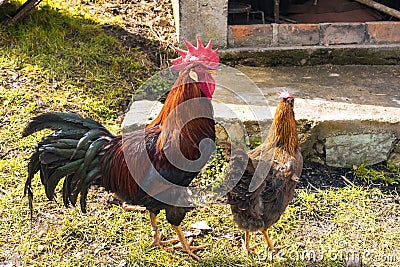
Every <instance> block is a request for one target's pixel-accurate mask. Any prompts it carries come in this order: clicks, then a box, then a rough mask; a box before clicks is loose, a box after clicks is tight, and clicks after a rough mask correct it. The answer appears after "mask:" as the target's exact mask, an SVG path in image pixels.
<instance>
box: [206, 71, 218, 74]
mask: <svg viewBox="0 0 400 267" xmlns="http://www.w3.org/2000/svg"><path fill="white" fill-rule="evenodd" d="M207 72H208V74H212V75H216V74H217V71H216V70H208V71H207Z"/></svg>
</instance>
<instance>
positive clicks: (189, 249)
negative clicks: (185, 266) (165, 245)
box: [172, 225, 209, 261]
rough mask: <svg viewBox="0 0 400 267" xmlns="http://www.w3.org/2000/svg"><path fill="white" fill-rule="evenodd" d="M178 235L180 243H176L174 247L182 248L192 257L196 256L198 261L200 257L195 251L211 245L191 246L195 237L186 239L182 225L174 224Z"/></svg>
mask: <svg viewBox="0 0 400 267" xmlns="http://www.w3.org/2000/svg"><path fill="white" fill-rule="evenodd" d="M172 227H173V228H174V230H175V232H176V234H177V235H178V238H179V241H180V243H179V244H177V245H175V246H174V248H182V250H183V251H184V252H186V253H187V254H189V255H190V256H191V257H192V258H194V259H195V260H197V261H200V257H199V256H197V255H196V254H194V253H193V252H194V251H195V250H198V249H203V248H206V247H208V246H209V245H200V246H191V244H192V242H193V237H191V238H189V241H188V240H187V239H186V237H185V235H184V234H183V232H182V229H181V227H180V226H175V225H173V226H172Z"/></svg>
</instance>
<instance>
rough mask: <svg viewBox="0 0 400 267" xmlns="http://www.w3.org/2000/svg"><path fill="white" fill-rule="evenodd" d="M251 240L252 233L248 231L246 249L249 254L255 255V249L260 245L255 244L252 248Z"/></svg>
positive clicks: (245, 241) (245, 237) (245, 242)
mask: <svg viewBox="0 0 400 267" xmlns="http://www.w3.org/2000/svg"><path fill="white" fill-rule="evenodd" d="M250 239H251V238H250V231H246V235H245V236H244V245H245V248H246V250H247V252H250V253H254V249H255V248H256V247H258V246H259V245H260V244H255V245H253V246H250Z"/></svg>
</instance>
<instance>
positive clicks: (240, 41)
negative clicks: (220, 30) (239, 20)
mask: <svg viewBox="0 0 400 267" xmlns="http://www.w3.org/2000/svg"><path fill="white" fill-rule="evenodd" d="M271 42H272V25H271V24H255V25H231V26H229V33H228V43H229V46H231V47H233V46H236V47H238V46H270V45H271Z"/></svg>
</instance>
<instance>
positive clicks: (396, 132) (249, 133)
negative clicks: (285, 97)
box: [124, 65, 400, 167]
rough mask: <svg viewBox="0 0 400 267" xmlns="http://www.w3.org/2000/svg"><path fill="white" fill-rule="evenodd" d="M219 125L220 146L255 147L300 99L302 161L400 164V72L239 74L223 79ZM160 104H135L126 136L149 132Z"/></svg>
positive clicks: (326, 69) (217, 102)
mask: <svg viewBox="0 0 400 267" xmlns="http://www.w3.org/2000/svg"><path fill="white" fill-rule="evenodd" d="M215 79H216V83H217V89H216V92H215V94H214V97H213V106H214V118H215V120H216V122H217V123H218V126H217V136H218V138H219V139H222V140H224V139H227V137H228V136H229V138H230V139H231V140H235V141H238V142H245V143H249V142H251V141H254V140H259V139H260V138H261V139H262V137H263V136H265V135H266V133H267V132H268V129H269V125H270V124H271V122H272V117H273V114H274V113H275V108H276V105H277V103H278V101H279V99H278V98H277V97H276V93H277V92H278V91H281V90H285V89H287V90H290V91H291V92H292V93H293V95H294V96H295V113H296V119H297V122H298V129H299V134H300V141H301V147H302V153H303V156H304V157H305V159H306V160H309V161H314V162H319V163H323V164H326V165H329V166H334V167H352V165H354V164H361V163H366V164H369V165H371V164H376V163H379V162H382V161H386V160H388V159H390V160H392V161H393V162H395V163H396V162H397V164H400V142H399V140H400V90H399V89H398V85H399V84H400V66H313V67H274V68H273V67H271V68H256V67H239V68H237V69H234V68H230V67H227V66H223V65H221V67H220V69H219V70H218V74H217V75H216V76H215ZM161 107H162V104H161V103H160V102H157V101H148V100H141V101H135V102H134V103H133V104H132V106H131V110H130V111H129V113H128V114H127V116H126V119H125V121H124V129H125V131H130V130H134V129H140V128H143V127H145V125H146V124H147V123H149V122H150V121H151V120H152V119H154V118H155V116H156V115H157V114H158V112H159V111H160V109H161Z"/></svg>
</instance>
